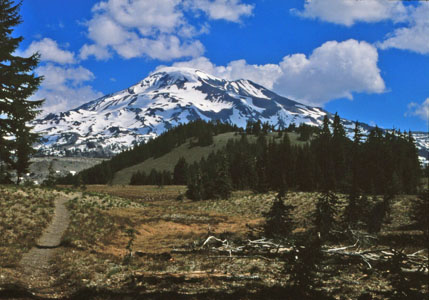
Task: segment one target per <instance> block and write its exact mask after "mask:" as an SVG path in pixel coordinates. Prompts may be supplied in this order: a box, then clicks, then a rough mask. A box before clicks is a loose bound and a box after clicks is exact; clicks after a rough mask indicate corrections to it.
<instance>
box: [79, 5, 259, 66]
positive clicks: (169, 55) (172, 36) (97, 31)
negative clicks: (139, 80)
mask: <svg viewBox="0 0 429 300" xmlns="http://www.w3.org/2000/svg"><path fill="white" fill-rule="evenodd" d="M252 9H253V6H252V5H248V4H242V3H241V0H157V1H151V0H106V1H101V2H99V3H97V4H96V5H94V7H93V9H92V12H93V16H92V18H91V19H90V20H89V21H88V22H87V24H86V25H87V27H88V38H89V39H90V40H91V41H92V44H85V45H84V46H83V47H82V48H81V51H80V57H81V58H82V59H87V58H88V57H90V56H94V57H95V58H96V59H98V60H101V59H107V58H110V57H111V55H112V52H113V53H115V52H116V53H117V54H118V55H120V56H121V57H123V58H125V59H129V58H134V57H149V58H152V59H159V60H165V61H168V60H172V59H176V58H182V57H199V56H201V55H202V53H203V52H204V47H203V45H202V44H201V42H200V41H198V40H197V39H195V37H196V36H197V35H199V34H202V33H206V32H207V30H208V25H207V23H203V24H201V25H199V27H200V28H196V26H193V25H191V24H190V23H189V21H188V19H187V17H186V13H187V12H188V13H189V12H190V11H194V12H195V11H198V12H203V13H205V14H206V15H207V16H208V18H209V19H216V20H219V19H223V20H226V21H231V22H239V21H240V20H241V18H242V17H245V16H249V15H251V12H252Z"/></svg>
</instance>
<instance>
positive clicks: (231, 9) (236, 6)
mask: <svg viewBox="0 0 429 300" xmlns="http://www.w3.org/2000/svg"><path fill="white" fill-rule="evenodd" d="M188 5H189V6H190V7H192V8H193V9H194V10H201V11H203V12H204V13H206V14H207V16H208V17H209V18H210V19H213V20H227V21H230V22H240V20H241V18H242V17H243V16H251V15H252V11H253V8H254V5H251V4H244V3H241V1H240V0H190V1H188Z"/></svg>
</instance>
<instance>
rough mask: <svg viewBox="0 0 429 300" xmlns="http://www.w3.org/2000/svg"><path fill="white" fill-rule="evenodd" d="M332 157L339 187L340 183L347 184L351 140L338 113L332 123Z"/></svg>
mask: <svg viewBox="0 0 429 300" xmlns="http://www.w3.org/2000/svg"><path fill="white" fill-rule="evenodd" d="M332 128H333V130H332V131H333V132H332V146H331V147H332V159H333V166H334V172H335V182H336V183H337V187H338V185H339V184H340V183H343V184H342V185H343V186H344V184H345V182H344V181H345V175H346V151H347V146H348V142H349V140H348V139H347V137H346V131H345V130H344V127H343V125H342V124H341V119H340V117H339V116H338V114H337V113H336V114H335V116H334V122H333V123H332Z"/></svg>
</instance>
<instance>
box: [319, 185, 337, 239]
mask: <svg viewBox="0 0 429 300" xmlns="http://www.w3.org/2000/svg"><path fill="white" fill-rule="evenodd" d="M337 204H338V197H337V195H335V194H334V193H332V192H329V191H328V192H324V193H323V194H321V195H320V196H319V198H318V199H317V203H316V211H315V212H314V225H315V227H316V230H317V231H318V232H320V235H321V238H322V239H324V240H325V239H328V238H329V237H330V232H331V230H332V229H333V227H334V226H335V224H336V221H335V217H336V215H337V207H336V206H337Z"/></svg>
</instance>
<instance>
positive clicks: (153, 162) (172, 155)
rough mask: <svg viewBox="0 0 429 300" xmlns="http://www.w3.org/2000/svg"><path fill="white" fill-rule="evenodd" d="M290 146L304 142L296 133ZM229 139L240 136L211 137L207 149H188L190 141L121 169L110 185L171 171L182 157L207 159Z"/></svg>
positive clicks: (274, 134) (253, 140) (192, 161)
mask: <svg viewBox="0 0 429 300" xmlns="http://www.w3.org/2000/svg"><path fill="white" fill-rule="evenodd" d="M288 135H289V138H290V140H291V144H292V145H294V144H303V143H305V142H301V141H298V137H299V135H298V134H296V133H289V134H288ZM268 138H274V139H277V133H270V134H269V135H268ZM230 139H240V135H239V134H236V133H234V132H227V133H223V134H219V135H216V136H214V137H213V144H212V145H210V146H207V147H199V146H196V147H190V141H188V142H186V143H184V144H182V145H180V146H179V147H176V148H174V149H173V150H172V151H171V152H169V153H167V154H165V155H163V156H161V157H158V158H156V159H154V158H149V159H147V160H145V161H144V162H142V163H139V164H137V165H134V166H131V167H128V168H125V169H122V170H120V171H118V172H116V174H115V176H114V178H113V181H112V183H113V184H129V183H130V180H131V176H132V175H133V174H134V173H136V172H137V171H144V172H146V174H148V173H149V172H150V171H151V170H152V169H155V170H157V171H164V170H166V171H173V169H174V166H175V165H176V163H177V161H178V160H179V158H180V157H184V158H185V159H186V161H187V162H188V163H190V164H191V163H194V162H195V161H199V160H201V158H203V157H207V156H208V155H209V154H210V153H211V152H213V151H217V150H221V149H222V148H224V147H225V146H226V144H227V142H228V140H230ZM256 139H257V137H256V136H254V135H248V140H249V142H251V143H254V142H256Z"/></svg>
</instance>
